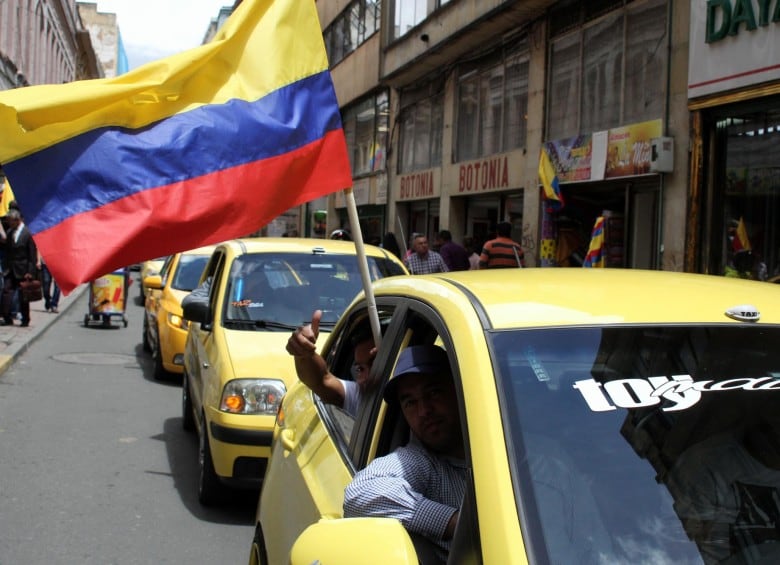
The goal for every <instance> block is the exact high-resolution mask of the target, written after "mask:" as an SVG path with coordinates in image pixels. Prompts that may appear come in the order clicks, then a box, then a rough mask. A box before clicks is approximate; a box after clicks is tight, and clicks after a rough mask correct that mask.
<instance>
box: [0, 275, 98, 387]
mask: <svg viewBox="0 0 780 565" xmlns="http://www.w3.org/2000/svg"><path fill="white" fill-rule="evenodd" d="M88 289H89V285H88V284H82V285H81V286H79V287H77V288H76V289H75V290H74V291H73V292H71V293H70V294H69V295H68V296H61V297H60V304H59V313H58V314H52V313H51V312H47V311H46V310H45V309H44V302H43V300H39V301H38V302H32V303H31V304H30V325H29V327H26V328H23V327H21V326H19V325H18V324H19V321H18V320H16V321H15V322H14V325H13V326H0V377H2V374H3V373H4V372H5V371H6V369H8V367H10V366H11V364H13V362H14V361H15V360H16V358H17V357H19V355H21V354H22V353H24V352H25V351H26V350H27V348H28V347H29V346H30V344H31V343H33V342H34V341H35V340H36V339H38V337H39V336H41V335H42V334H43V332H45V331H46V329H47V328H48V327H49V326H50V325H51V324H52V323H53V322H54V321H55V320H56V319H57V318H58V317H59V316H62V315H64V314H65V312H67V311H68V309H69V308H70V307H71V306H73V304H75V303H76V302H77V301H78V299H79V297H80V296H81V295H82V294H83V293H84V292H86V291H87V290H88Z"/></svg>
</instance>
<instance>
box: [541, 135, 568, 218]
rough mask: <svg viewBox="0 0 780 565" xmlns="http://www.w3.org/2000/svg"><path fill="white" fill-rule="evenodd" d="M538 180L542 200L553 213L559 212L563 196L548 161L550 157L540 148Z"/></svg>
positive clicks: (552, 167)
mask: <svg viewBox="0 0 780 565" xmlns="http://www.w3.org/2000/svg"><path fill="white" fill-rule="evenodd" d="M539 180H540V181H541V183H542V188H543V189H544V198H545V200H547V202H548V205H549V207H550V208H551V209H552V210H553V211H555V210H560V209H561V208H563V206H564V205H565V203H564V201H563V194H561V187H560V184H559V182H558V175H557V174H556V172H555V167H554V166H553V163H552V161H551V160H550V155H549V154H548V153H547V149H545V147H544V146H542V150H541V153H540V155H539Z"/></svg>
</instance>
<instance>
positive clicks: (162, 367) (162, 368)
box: [141, 245, 214, 380]
mask: <svg viewBox="0 0 780 565" xmlns="http://www.w3.org/2000/svg"><path fill="white" fill-rule="evenodd" d="M213 250H214V246H213V245H209V246H205V247H200V248H198V249H192V250H190V251H185V252H182V253H175V254H173V255H170V256H168V257H166V258H165V259H164V261H163V264H162V266H161V267H160V269H159V272H158V273H152V274H150V275H147V276H146V277H144V278H143V279H141V280H142V286H143V287H144V288H146V289H147V294H146V297H145V302H144V322H143V333H142V336H141V340H142V343H143V347H144V350H145V351H147V352H150V353H151V354H152V358H153V359H154V378H155V379H157V380H160V379H164V378H166V377H169V376H172V375H180V374H181V373H182V372H183V370H184V369H183V368H184V342H185V341H186V339H187V321H186V320H185V319H184V318H182V315H181V314H182V311H181V301H182V298H184V297H185V296H187V295H188V294H189V293H190V291H191V290H192V289H194V288H195V287H196V286H198V282H199V281H200V275H201V273H202V272H203V268H204V267H205V266H206V262H207V261H208V259H209V257H210V256H211V252H212V251H213ZM142 269H143V267H142ZM142 272H143V271H142Z"/></svg>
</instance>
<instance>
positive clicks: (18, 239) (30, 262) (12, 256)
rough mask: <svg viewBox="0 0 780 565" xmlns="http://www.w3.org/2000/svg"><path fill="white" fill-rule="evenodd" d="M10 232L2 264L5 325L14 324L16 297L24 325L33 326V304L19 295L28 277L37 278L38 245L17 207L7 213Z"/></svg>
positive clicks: (22, 295) (3, 316)
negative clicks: (31, 308)
mask: <svg viewBox="0 0 780 565" xmlns="http://www.w3.org/2000/svg"><path fill="white" fill-rule="evenodd" d="M6 218H7V219H8V226H9V229H8V232H7V235H6V239H5V263H4V265H3V276H4V278H5V284H4V285H3V295H2V308H1V310H2V318H3V322H4V324H5V325H7V326H10V325H12V324H13V312H12V309H13V301H14V295H15V294H17V295H18V299H19V312H20V313H21V315H22V321H21V324H20V325H21V326H22V327H27V326H29V325H30V303H29V301H28V300H27V299H26V298H25V296H24V294H23V293H21V292H19V286H20V284H19V283H21V282H22V281H23V280H25V278H26V277H32V278H35V277H36V276H37V274H38V268H39V266H40V265H39V264H38V248H37V247H36V246H35V242H34V241H33V238H32V234H31V233H30V230H28V229H27V226H25V225H24V222H23V221H22V215H21V213H20V212H19V210H18V209H16V208H11V209H9V210H8V214H6Z"/></svg>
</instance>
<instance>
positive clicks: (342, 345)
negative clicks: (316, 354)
mask: <svg viewBox="0 0 780 565" xmlns="http://www.w3.org/2000/svg"><path fill="white" fill-rule="evenodd" d="M393 312H394V308H393V306H392V305H382V306H380V307H378V308H377V316H378V318H379V322H380V331H381V332H382V334H383V335H384V334H385V332H386V331H387V328H388V327H389V326H390V323H391V321H392V317H393ZM342 327H343V329H342V330H341V331H338V332H336V333H335V334H334V335H333V336H332V338H331V339H330V340H329V343H328V345H329V347H328V351H327V352H325V355H326V357H325V359H326V362H327V364H328V367H329V368H330V370H331V372H332V373H333V374H334V375H336V376H338V377H339V378H341V379H343V380H344V381H353V382H354V381H355V378H356V372H355V354H354V350H355V343H356V342H357V341H361V340H362V339H363V336H365V335H366V333H367V332H371V323H370V321H369V318H368V312H367V310H366V309H365V308H359V309H356V310H355V311H353V312H352V314H351V316H350V318H349V320H348V321H347V322H346V323H344V324H342ZM374 369H375V368H374V366H373V363H372V366H371V367H370V369H369V374H368V379H369V382H373V381H377V380H378V379H379V378H381V377H380V375H378V374H376V373H375V371H374ZM360 402H362V399H361V400H359V403H360ZM318 404H319V407H320V410H321V412H322V413H323V417H324V420H326V421H325V424H326V426H327V427H328V428H329V429H330V432H331V435H332V436H333V437H334V441H335V442H336V443H337V444H338V445H339V446H340V448H341V451H342V453H343V455H344V457H345V458H346V459H349V458H350V456H349V454H348V451H349V444H350V441H351V439H352V436H353V430H354V425H355V421H356V418H357V417H358V415H359V413H360V408H358V410H357V411H356V413H354V414H353V413H350V412H348V411H347V410H346V409H345V408H343V407H339V406H335V405H332V404H325V403H323V402H318Z"/></svg>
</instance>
